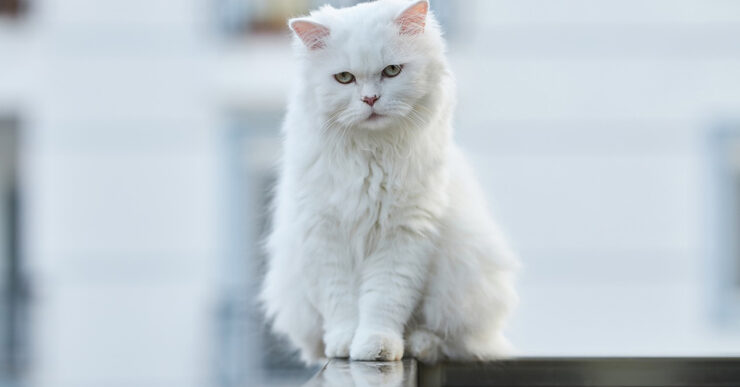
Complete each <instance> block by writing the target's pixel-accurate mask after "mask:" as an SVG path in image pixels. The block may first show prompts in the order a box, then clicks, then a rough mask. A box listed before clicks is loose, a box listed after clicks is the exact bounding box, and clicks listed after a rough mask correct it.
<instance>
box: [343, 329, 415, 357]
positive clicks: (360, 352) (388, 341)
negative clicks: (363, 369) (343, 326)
mask: <svg viewBox="0 0 740 387" xmlns="http://www.w3.org/2000/svg"><path fill="white" fill-rule="evenodd" d="M349 356H350V358H351V359H352V360H368V361H396V360H401V358H402V357H403V338H401V336H400V335H398V334H395V333H391V332H377V331H367V330H361V331H357V334H356V335H355V338H354V340H353V341H352V346H351V348H350V354H349Z"/></svg>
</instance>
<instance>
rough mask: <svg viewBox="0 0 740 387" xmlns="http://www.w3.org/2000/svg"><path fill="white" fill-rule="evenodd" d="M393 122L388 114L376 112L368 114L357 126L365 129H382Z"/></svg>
mask: <svg viewBox="0 0 740 387" xmlns="http://www.w3.org/2000/svg"><path fill="white" fill-rule="evenodd" d="M392 122H393V120H392V119H391V117H390V116H387V115H384V114H378V113H372V114H370V115H369V116H368V117H367V118H366V119H364V120H362V121H360V122H359V123H358V124H357V126H358V127H359V128H361V129H366V130H383V129H385V128H387V127H388V126H390V124H391V123H392Z"/></svg>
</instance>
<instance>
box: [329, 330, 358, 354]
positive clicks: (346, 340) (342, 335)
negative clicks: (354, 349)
mask: <svg viewBox="0 0 740 387" xmlns="http://www.w3.org/2000/svg"><path fill="white" fill-rule="evenodd" d="M354 333H355V332H354V330H353V329H338V330H334V331H331V332H327V333H326V334H325V335H324V354H325V355H326V357H327V358H347V357H349V348H350V345H351V344H352V337H353V336H354Z"/></svg>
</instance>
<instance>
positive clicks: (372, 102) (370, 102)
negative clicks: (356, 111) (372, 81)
mask: <svg viewBox="0 0 740 387" xmlns="http://www.w3.org/2000/svg"><path fill="white" fill-rule="evenodd" d="M378 99H380V97H379V96H377V95H374V96H372V97H364V98H362V102H364V103H366V104H368V105H370V106H373V105H375V101H377V100H378Z"/></svg>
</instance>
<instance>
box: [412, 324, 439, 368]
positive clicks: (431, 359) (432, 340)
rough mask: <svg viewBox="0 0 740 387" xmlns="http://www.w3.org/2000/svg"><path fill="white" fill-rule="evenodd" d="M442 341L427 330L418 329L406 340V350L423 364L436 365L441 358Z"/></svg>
mask: <svg viewBox="0 0 740 387" xmlns="http://www.w3.org/2000/svg"><path fill="white" fill-rule="evenodd" d="M441 344H442V339H440V338H439V336H437V335H435V334H434V333H432V332H429V331H427V330H425V329H418V330H415V331H413V332H411V334H410V335H409V337H408V339H407V340H406V350H407V351H408V352H409V354H410V355H411V356H413V357H414V358H415V359H417V360H419V361H420V362H422V363H436V362H437V361H438V360H439V356H440V349H441V348H440V346H441Z"/></svg>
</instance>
